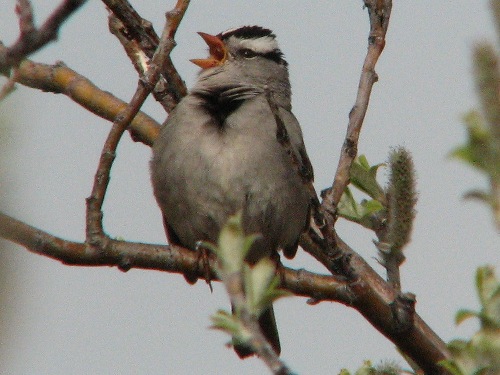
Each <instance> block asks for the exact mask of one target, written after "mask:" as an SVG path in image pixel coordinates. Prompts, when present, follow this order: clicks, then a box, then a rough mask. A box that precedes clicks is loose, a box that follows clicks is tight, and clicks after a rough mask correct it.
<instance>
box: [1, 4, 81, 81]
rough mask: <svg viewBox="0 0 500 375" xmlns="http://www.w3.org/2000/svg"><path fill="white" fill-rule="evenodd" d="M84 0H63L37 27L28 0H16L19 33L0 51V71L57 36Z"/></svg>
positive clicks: (6, 69)
mask: <svg viewBox="0 0 500 375" xmlns="http://www.w3.org/2000/svg"><path fill="white" fill-rule="evenodd" d="M85 1H86V0H64V1H63V2H62V3H61V4H60V5H59V6H58V7H57V8H56V9H55V10H54V12H53V13H52V14H51V15H50V16H49V18H47V20H46V21H45V23H44V24H43V25H42V26H41V27H40V28H39V29H37V28H36V27H35V26H34V24H33V13H32V9H31V3H30V1H29V0H18V1H17V5H16V12H17V14H18V16H19V28H20V35H19V38H18V40H17V41H16V43H14V45H12V46H11V47H10V48H7V49H5V50H3V51H1V52H0V72H6V71H8V70H9V68H10V67H12V66H16V65H18V64H19V63H20V62H21V61H22V60H23V59H24V58H25V57H26V56H28V55H29V54H30V53H33V52H35V51H37V50H39V49H40V48H42V47H43V46H45V45H46V44H47V43H49V42H51V41H53V40H55V39H56V38H57V33H58V32H59V28H60V27H61V25H62V24H63V23H64V21H66V20H67V19H68V18H69V16H71V14H73V12H75V11H76V10H77V9H78V8H80V7H81V6H82V5H83V4H84V3H85Z"/></svg>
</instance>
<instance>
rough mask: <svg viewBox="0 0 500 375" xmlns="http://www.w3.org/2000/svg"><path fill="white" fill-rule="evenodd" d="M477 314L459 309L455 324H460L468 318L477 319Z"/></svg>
mask: <svg viewBox="0 0 500 375" xmlns="http://www.w3.org/2000/svg"><path fill="white" fill-rule="evenodd" d="M478 316H479V314H478V313H477V312H476V311H472V310H466V309H460V310H458V312H457V314H456V315H455V324H457V325H458V324H461V323H462V322H463V321H464V320H467V319H469V318H477V317H478Z"/></svg>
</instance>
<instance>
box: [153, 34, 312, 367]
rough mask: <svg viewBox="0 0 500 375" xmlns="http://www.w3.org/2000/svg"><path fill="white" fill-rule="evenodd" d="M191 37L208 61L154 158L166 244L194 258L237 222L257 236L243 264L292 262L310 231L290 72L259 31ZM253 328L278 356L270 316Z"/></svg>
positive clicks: (244, 350)
mask: <svg viewBox="0 0 500 375" xmlns="http://www.w3.org/2000/svg"><path fill="white" fill-rule="evenodd" d="M198 34H199V35H200V36H201V37H202V38H203V40H204V41H205V42H206V44H207V45H208V48H209V57H208V58H204V59H193V60H191V61H192V62H193V63H194V64H196V65H197V66H198V67H200V68H201V71H200V72H199V75H198V77H197V81H196V83H195V84H194V86H193V88H192V89H191V90H190V91H189V93H188V94H187V95H186V96H185V97H184V98H183V99H182V100H181V101H180V102H179V103H178V104H177V106H176V107H175V108H174V109H173V110H172V111H171V112H170V114H169V116H168V118H167V120H166V121H165V123H164V124H163V126H162V128H161V130H160V133H159V136H158V137H157V139H156V140H155V142H154V144H153V148H152V149H153V156H152V159H151V162H150V169H151V181H152V186H153V192H154V196H155V198H156V200H157V203H158V205H159V207H160V209H161V212H162V214H163V219H164V226H165V231H166V234H167V239H168V242H169V243H171V244H174V245H180V246H183V247H186V248H188V249H192V250H196V249H197V244H199V242H200V241H208V242H213V243H216V242H217V238H218V235H219V232H220V230H221V228H222V227H223V226H224V224H225V223H226V222H227V220H228V218H229V217H231V216H232V215H234V214H236V213H238V212H241V215H242V227H243V230H244V232H245V234H254V233H257V234H259V235H260V236H259V237H258V239H257V240H256V241H255V242H254V243H253V245H252V247H251V248H250V251H249V253H248V255H247V256H246V258H245V261H246V262H247V263H248V264H250V265H252V264H255V263H256V262H258V261H259V260H260V259H262V258H264V257H273V256H275V255H276V254H277V251H278V250H282V251H283V253H284V255H285V256H286V257H288V258H292V257H293V256H294V255H295V253H296V251H297V247H298V241H299V237H300V235H301V233H302V232H303V231H304V230H306V229H307V228H308V225H309V216H310V215H309V213H310V206H311V198H310V192H309V191H308V189H307V188H306V185H307V183H310V182H311V181H312V178H313V177H312V176H313V175H312V167H311V163H310V161H309V158H308V156H307V153H306V149H305V145H304V141H303V136H302V130H301V127H300V125H299V122H298V121H297V119H296V118H295V116H294V115H293V113H292V106H291V88H290V81H289V73H288V63H287V62H286V60H285V58H284V54H283V53H282V52H281V50H280V48H279V46H278V43H277V40H276V35H275V34H274V33H273V32H272V31H271V30H270V29H267V28H264V27H261V26H242V27H238V28H233V29H229V30H227V31H224V32H221V33H219V34H216V35H211V34H207V33H202V32H200V33H198ZM270 100H271V101H270ZM271 104H272V105H271ZM273 106H274V108H275V110H274V111H273V109H272V107H273ZM279 122H281V125H282V126H284V128H285V129H284V130H285V133H286V139H287V140H288V143H287V145H288V147H286V145H285V146H284V145H283V142H280V139H279V136H278V135H277V133H279V131H278V130H279ZM281 130H283V129H281ZM291 154H292V155H291ZM304 170H305V171H307V173H302V172H301V171H304ZM304 176H306V177H305V178H304ZM305 180H307V181H305ZM259 325H260V327H261V329H262V331H263V333H264V335H265V337H266V339H267V340H268V341H269V343H270V344H271V345H272V347H273V349H274V351H275V352H276V353H277V354H278V355H279V354H280V352H281V345H280V340H279V335H278V331H277V326H276V320H275V316H274V311H273V308H272V306H270V307H269V309H267V310H266V311H264V312H263V313H262V314H261V315H260V317H259ZM234 349H235V351H236V353H237V354H238V355H239V356H240V357H241V358H245V357H247V356H250V355H252V354H255V353H254V352H253V351H252V349H251V348H249V347H248V346H245V345H240V344H235V345H234Z"/></svg>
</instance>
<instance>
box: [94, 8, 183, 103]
mask: <svg viewBox="0 0 500 375" xmlns="http://www.w3.org/2000/svg"><path fill="white" fill-rule="evenodd" d="M102 1H103V3H104V4H106V6H107V7H108V8H109V9H110V10H111V11H112V12H113V14H114V16H115V17H116V18H117V19H118V20H120V22H121V23H122V25H123V27H124V30H121V31H120V33H121V35H122V37H120V38H118V39H119V41H120V43H122V45H124V48H125V49H127V47H126V43H125V44H124V42H125V39H128V40H134V41H136V42H137V46H138V47H139V48H140V49H141V51H142V52H143V53H144V54H145V55H146V56H147V57H149V58H152V57H153V53H154V51H155V50H156V48H157V46H158V42H159V38H158V36H157V35H156V33H155V31H154V29H153V27H152V25H151V22H149V21H147V20H145V19H143V18H142V17H141V16H140V15H139V14H138V13H137V12H136V11H135V9H134V8H133V7H132V6H131V5H130V4H129V3H128V1H126V0H102ZM188 5H189V1H187V0H178V1H177V4H176V6H175V9H178V10H181V9H183V8H187V7H188ZM115 35H117V34H115ZM129 57H130V56H129ZM132 60H133V59H132ZM162 75H163V77H164V79H165V84H166V85H165V87H158V92H157V93H156V95H155V98H156V99H157V100H158V101H160V102H161V103H162V105H163V107H164V108H165V109H166V110H167V112H170V111H171V110H172V109H173V108H174V107H175V105H177V103H178V102H179V101H180V100H181V99H182V98H183V97H184V96H185V95H186V94H187V87H186V85H185V83H184V81H183V80H182V78H181V77H180V75H179V73H178V72H177V69H176V68H175V66H174V64H173V62H172V59H171V58H170V55H167V56H166V57H165V60H164V61H163V68H162Z"/></svg>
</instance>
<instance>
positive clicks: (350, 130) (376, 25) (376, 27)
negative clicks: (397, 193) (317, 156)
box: [321, 0, 392, 215]
mask: <svg viewBox="0 0 500 375" xmlns="http://www.w3.org/2000/svg"><path fill="white" fill-rule="evenodd" d="M364 3H365V7H366V8H367V9H368V15H369V17H370V34H369V36H368V52H367V54H366V57H365V62H364V64H363V69H362V72H361V77H360V80H359V87H358V93H357V97H356V102H355V103H354V106H353V107H352V109H351V112H350V113H349V124H348V126H347V134H346V137H345V140H344V145H343V146H342V152H341V155H340V159H339V163H338V166H337V171H336V173H335V178H334V180H333V184H332V187H331V188H330V189H329V190H328V191H327V193H326V194H325V195H324V196H323V202H322V204H321V206H322V208H323V209H324V210H325V211H327V212H331V213H332V214H333V215H335V214H336V208H337V205H338V203H339V201H340V197H341V196H342V194H343V193H344V190H345V188H346V187H347V185H348V184H349V171H350V169H351V164H352V162H353V161H354V159H355V158H356V155H357V153H358V140H359V134H360V132H361V127H362V125H363V120H364V118H365V114H366V111H367V109H368V103H369V101H370V95H371V91H372V87H373V84H374V83H375V82H377V80H378V76H377V73H376V72H375V65H376V64H377V61H378V58H379V57H380V55H381V54H382V51H383V50H384V46H385V35H386V33H387V28H388V27H389V19H390V16H391V9H392V0H364Z"/></svg>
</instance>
